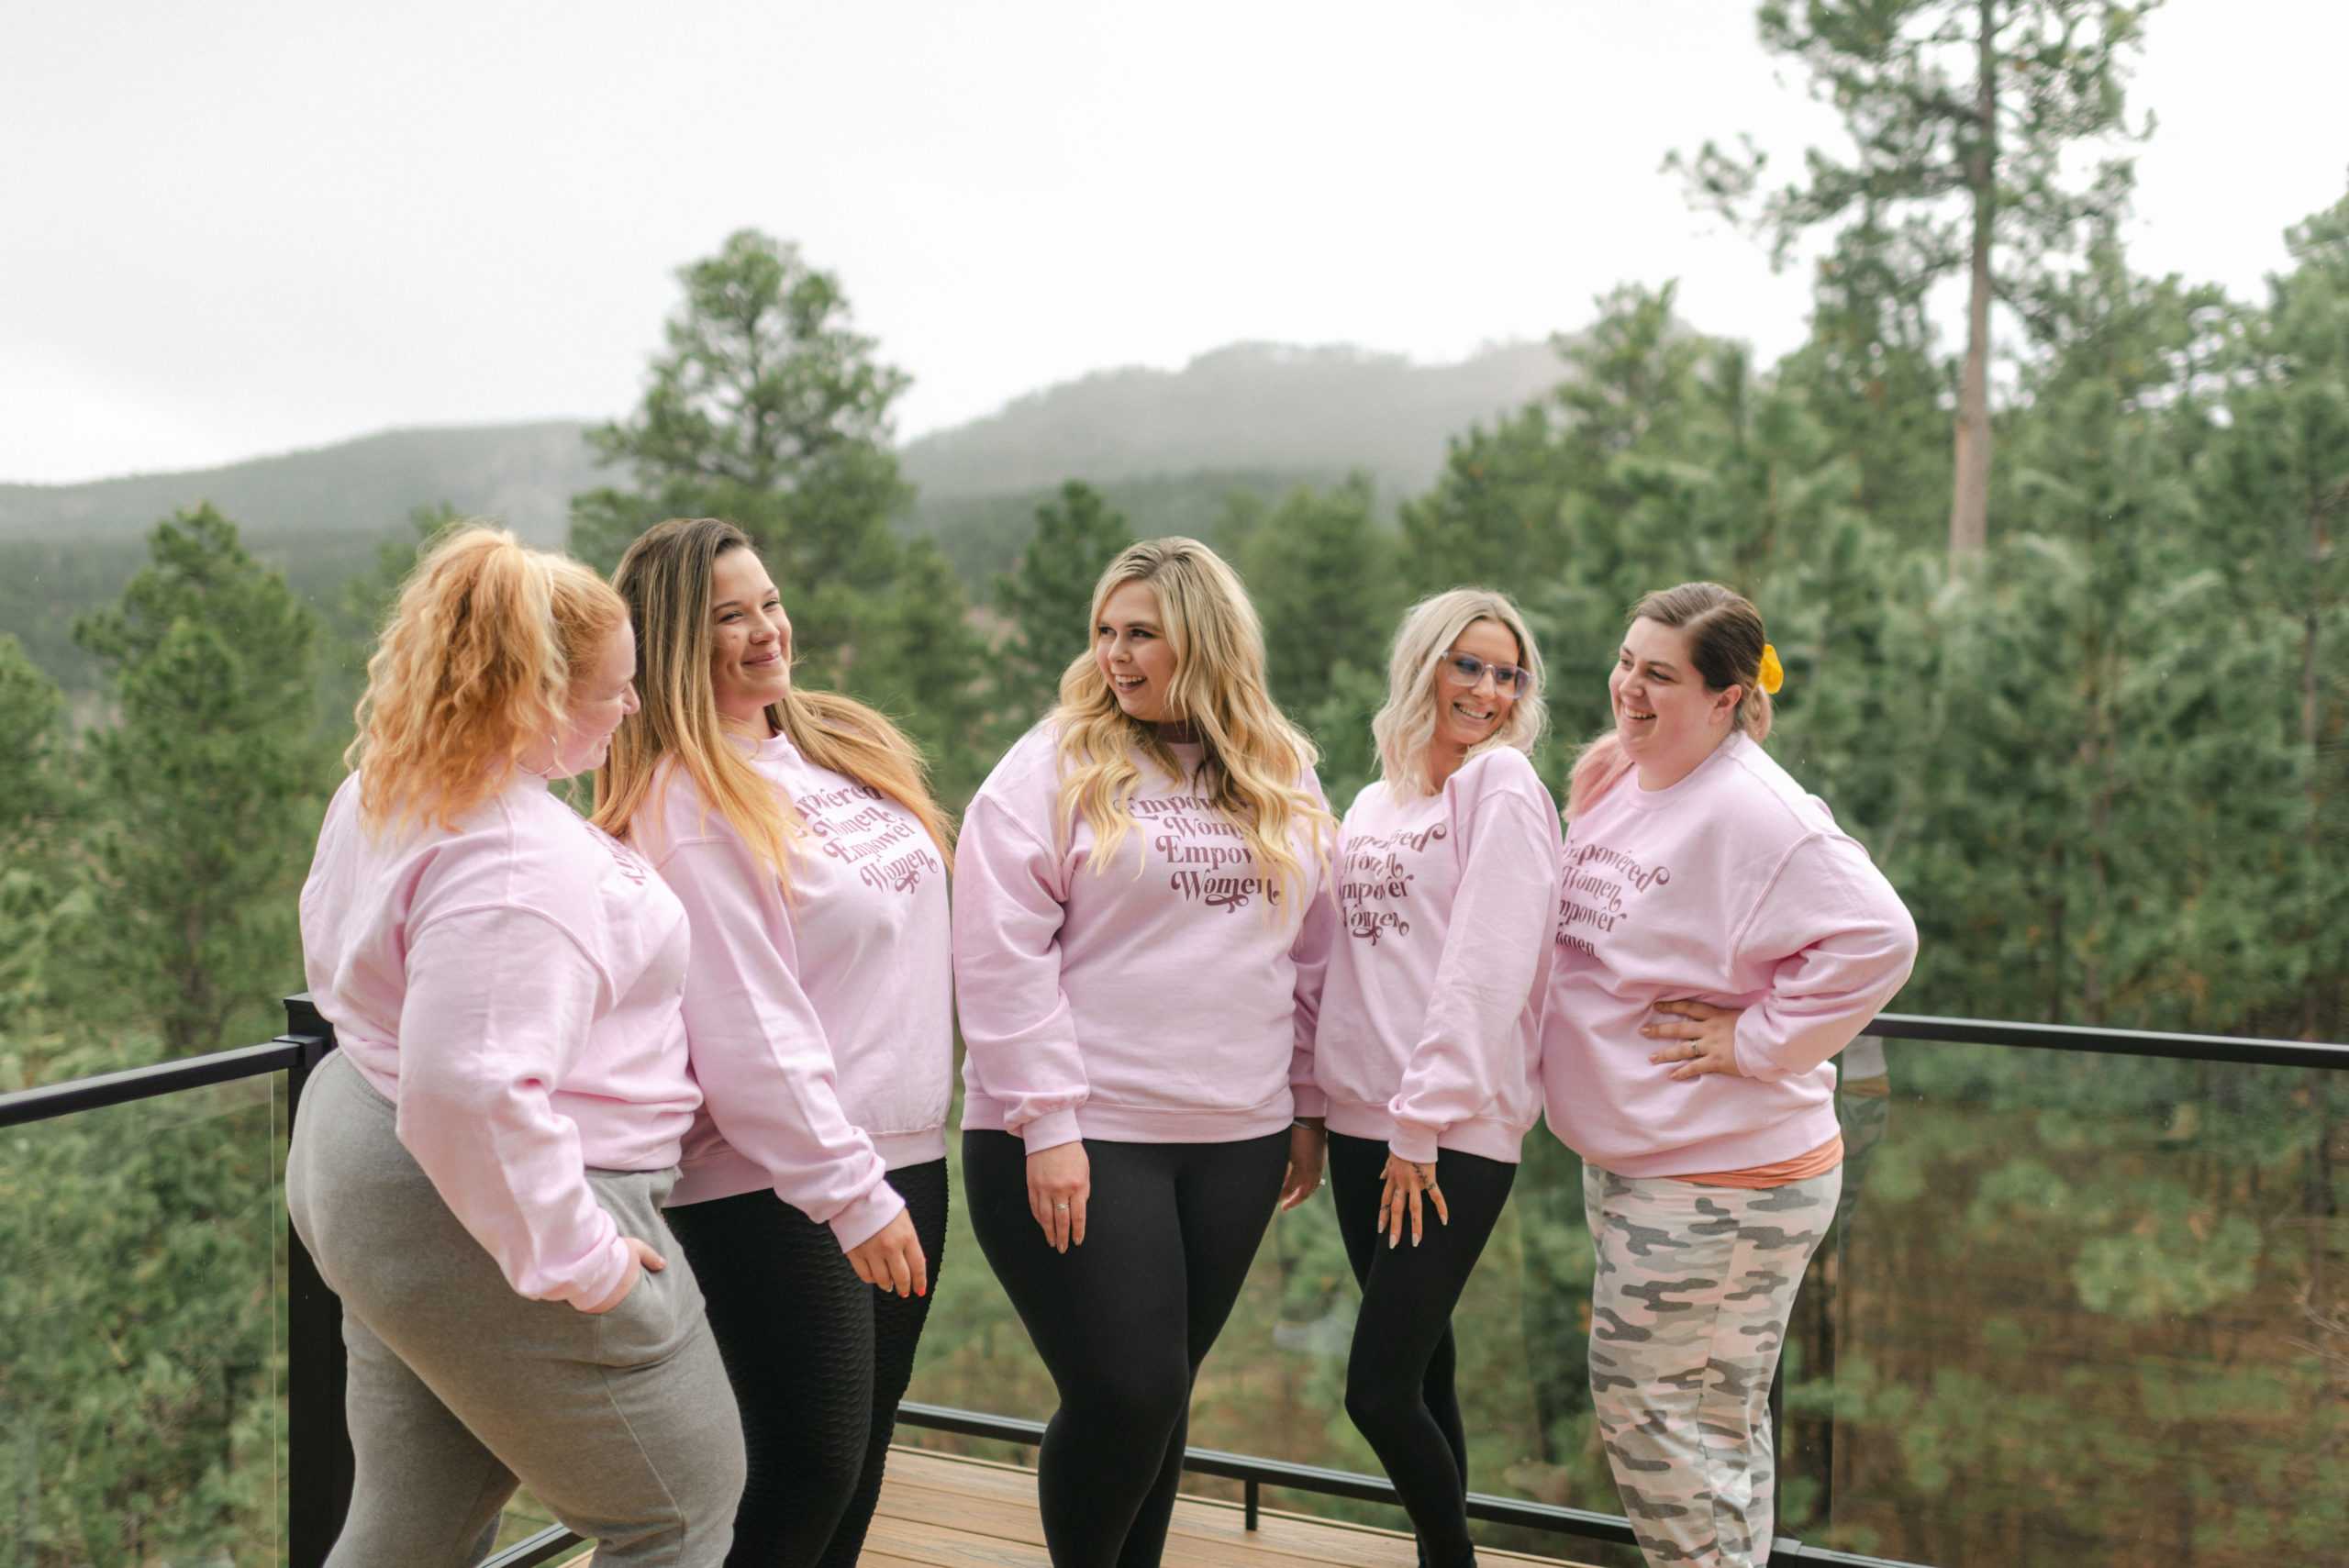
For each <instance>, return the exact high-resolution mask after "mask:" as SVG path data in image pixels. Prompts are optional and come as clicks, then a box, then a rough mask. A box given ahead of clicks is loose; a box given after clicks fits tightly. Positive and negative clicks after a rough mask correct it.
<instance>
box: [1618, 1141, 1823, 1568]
mask: <svg viewBox="0 0 2349 1568" xmlns="http://www.w3.org/2000/svg"><path fill="white" fill-rule="evenodd" d="M1842 1184H1843V1173H1842V1169H1841V1168H1840V1167H1838V1168H1837V1169H1835V1170H1832V1171H1830V1172H1828V1173H1826V1174H1825V1175H1823V1176H1813V1177H1811V1178H1810V1179H1809V1180H1808V1181H1802V1182H1794V1183H1791V1184H1787V1185H1786V1186H1783V1187H1770V1188H1764V1189H1760V1190H1753V1189H1748V1188H1742V1187H1704V1186H1695V1185H1692V1184H1689V1183H1687V1182H1678V1181H1674V1180H1672V1179H1670V1178H1669V1177H1645V1178H1632V1177H1626V1176H1618V1175H1615V1174H1613V1173H1610V1172H1607V1171H1602V1170H1600V1169H1598V1167H1597V1166H1595V1165H1586V1166H1585V1167H1584V1169H1583V1185H1582V1191H1583V1212H1584V1215H1585V1217H1586V1218H1587V1219H1588V1221H1589V1223H1590V1235H1591V1240H1592V1242H1593V1244H1594V1246H1595V1248H1596V1250H1597V1252H1598V1274H1597V1277H1596V1278H1595V1279H1594V1280H1593V1281H1592V1282H1591V1289H1590V1392H1591V1400H1592V1403H1593V1404H1594V1405H1595V1406H1596V1407H1597V1408H1598V1435H1599V1440H1600V1441H1601V1442H1602V1443H1604V1444H1605V1445H1606V1448H1607V1459H1608V1463H1609V1466H1610V1467H1611V1468H1612V1469H1613V1470H1614V1472H1615V1485H1616V1487H1617V1489H1618V1490H1619V1491H1620V1492H1621V1494H1622V1496H1623V1511H1624V1512H1625V1513H1626V1514H1628V1515H1629V1516H1630V1517H1631V1527H1632V1529H1634V1530H1635V1531H1636V1532H1637V1533H1638V1535H1639V1538H1640V1549H1641V1551H1642V1552H1644V1553H1645V1554H1646V1557H1647V1560H1648V1562H1650V1563H1653V1564H1662V1563H1697V1564H1702V1565H1703V1568H1752V1565H1753V1564H1758V1563H1762V1562H1767V1561H1768V1560H1769V1556H1770V1541H1771V1531H1772V1527H1773V1525H1774V1524H1775V1522H1776V1521H1775V1520H1774V1518H1772V1513H1771V1494H1772V1488H1773V1484H1774V1482H1775V1481H1776V1464H1775V1462H1774V1460H1773V1457H1772V1451H1771V1439H1770V1379H1771V1377H1772V1375H1773V1374H1774V1373H1776V1370H1777V1365H1778V1351H1779V1347H1780V1346H1781V1345H1782V1344H1783V1342H1784V1340H1785V1337H1786V1327H1787V1310H1788V1309H1789V1308H1790V1307H1792V1306H1793V1305H1794V1298H1795V1287H1796V1286H1797V1285H1798V1284H1800V1283H1801V1281H1802V1273H1803V1266H1804V1265H1805V1264H1806V1263H1807V1262H1809V1260H1810V1254H1811V1252H1812V1251H1813V1250H1814V1249H1815V1248H1817V1247H1818V1245H1819V1242H1820V1238H1821V1237H1822V1236H1824V1235H1825V1234H1826V1233H1827V1225H1828V1221H1829V1220H1830V1219H1831V1218H1833V1216H1834V1213H1835V1199H1836V1195H1837V1194H1838V1193H1839V1192H1840V1191H1841V1190H1842Z"/></svg>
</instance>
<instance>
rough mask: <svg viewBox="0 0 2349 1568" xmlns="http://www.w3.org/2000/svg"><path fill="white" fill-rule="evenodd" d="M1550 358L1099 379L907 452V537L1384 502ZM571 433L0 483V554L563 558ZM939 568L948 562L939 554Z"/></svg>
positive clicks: (493, 433) (1312, 355) (1206, 358)
mask: <svg viewBox="0 0 2349 1568" xmlns="http://www.w3.org/2000/svg"><path fill="white" fill-rule="evenodd" d="M1563 374H1564V367H1563V366H1562V364H1561V363H1560V361H1559V360H1558V357H1557V354H1556V351H1555V350H1553V348H1552V347H1551V346H1550V345H1548V344H1546V343H1514V344H1508V345H1504V346H1501V347H1497V348H1493V349H1487V350H1484V351H1482V352H1480V353H1478V354H1475V355H1473V356H1471V357H1470V358H1468V359H1465V360H1463V361H1457V362H1455V363H1451V364H1434V365H1425V364H1417V363H1414V362H1413V361H1410V360H1408V359H1407V358H1405V357H1403V356H1401V355H1399V354H1385V353H1376V352H1372V351H1370V350H1362V349H1354V348H1347V347H1319V348H1296V347H1288V346H1284V345H1279V344H1270V343H1235V344H1231V345H1230V346H1228V347H1225V348H1221V349H1216V350H1210V351H1208V352H1207V353H1203V354H1200V355H1199V356H1197V358H1196V359H1194V360H1192V361H1190V363H1189V364H1187V365H1186V366H1185V367H1184V368H1183V369H1181V370H1179V371H1163V370H1152V369H1147V368H1142V367H1131V366H1130V367H1126V368H1121V369H1112V370H1103V371H1097V372H1095V373H1091V374H1088V375H1085V376H1082V377H1079V378H1078V379H1076V380H1074V381H1070V382H1063V383H1061V384H1058V385H1054V386H1050V387H1046V388H1043V389H1041V390H1040V391H1037V392H1032V393H1029V394H1027V395H1024V396H1021V397H1019V398H1016V399H1014V400H1013V401H1012V402H1011V403H1009V404H1008V405H1006V406H1004V407H1003V408H1001V409H1000V410H998V411H997V412H996V413H994V414H989V415H986V416H984V417H980V418H977V419H974V420H971V421H969V422H968V423H966V424H963V425H957V426H954V427H952V428H947V429H943V430H938V431H933V432H931V433H930V434H928V435H924V436H921V437H918V438H916V439H912V440H909V441H907V442H905V443H903V445H902V446H901V447H900V449H899V457H900V461H901V462H902V464H903V468H904V472H905V475H906V477H907V479H908V480H910V481H912V482H913V483H914V484H917V485H918V486H919V487H920V492H921V494H920V498H919V500H918V502H917V504H916V506H915V509H914V515H913V517H911V519H909V521H910V525H911V527H912V528H913V530H914V531H916V532H921V533H932V532H937V531H939V530H940V529H941V528H946V529H948V530H950V531H951V529H952V527H953V521H954V518H955V517H956V515H957V508H955V507H954V506H952V505H948V504H949V503H952V502H954V501H956V500H959V499H964V498H978V497H1005V498H1008V497H1012V496H1017V495H1028V494H1030V493H1041V492H1045V491H1049V490H1051V489H1052V488H1054V487H1056V486H1058V485H1059V484H1060V483H1061V482H1062V481H1063V480H1065V479H1071V478H1081V479H1085V480H1087V481H1090V482H1092V483H1094V484H1119V482H1139V481H1149V480H1156V479H1164V478H1176V477H1182V476H1186V475H1195V474H1196V475H1201V476H1207V475H1211V474H1222V473H1260V474H1265V475H1295V476H1297V479H1298V480H1299V482H1305V481H1308V480H1310V481H1314V482H1330V481H1333V480H1334V479H1335V478H1337V477H1341V476H1342V475H1343V474H1345V473H1347V472H1348V471H1350V470H1353V469H1355V468H1361V469H1365V470H1367V471H1368V472H1369V473H1371V474H1372V475H1373V476H1374V478H1375V480H1376V481H1377V484H1378V487H1379V490H1380V492H1381V494H1382V496H1383V497H1384V498H1385V501H1386V505H1389V506H1391V505H1392V503H1393V501H1394V499H1396V498H1397V497H1398V496H1400V495H1409V494H1415V493H1417V492H1418V491H1420V490H1423V489H1425V488H1426V487H1427V485H1428V484H1429V483H1430V482H1431V480H1432V479H1433V478H1434V476H1435V473H1436V471H1437V469H1438V468H1439V467H1440V465H1441V464H1442V461H1443V454H1444V449H1445V443H1446V441H1447V440H1448V439H1450V438H1451V437H1453V436H1454V435H1456V434H1458V433H1460V432H1461V431H1463V430H1464V429H1466V428H1467V427H1468V426H1470V425H1471V424H1474V423H1476V422H1479V421H1486V422H1489V421H1490V420H1491V419H1492V418H1494V417H1496V416H1497V415H1501V414H1505V413H1507V412H1509V411H1511V410H1514V409H1515V408H1517V407H1518V406H1521V405H1522V404H1524V403H1525V402H1526V401H1527V400H1528V399H1530V398H1532V397H1534V396H1537V395H1540V394H1541V393H1542V391H1544V390H1545V389H1547V388H1548V387H1550V386H1553V385H1554V384H1557V382H1558V381H1559V380H1560V379H1562V377H1563ZM587 428H588V427H587V426H586V425H585V424H584V423H583V422H581V421H578V420H543V421H539V422H534V423H525V424H512V425H469V426H453V427H443V428H414V429H397V430H386V431H383V432H381V433H378V434H375V435H372V436H364V437H362V438H359V439H355V440H350V441H344V442H340V443H338V444H336V445H333V446H328V447H319V448H314V449H310V450H303V451H295V452H287V453H284V454H281V455H277V456H272V457H262V458H253V459H249V460H247V461H245V462H235V463H229V464H226V465H224V466H221V467H217V468H208V469H199V470H190V471H185V472H181V473H145V474H134V475H129V476H126V477H123V478H117V479H102V480H94V481H88V482H85V483H82V484H0V540H7V539H17V540H36V539H76V540H84V541H91V542H95V541H98V540H101V539H123V540H125V541H128V540H130V539H134V538H136V537H137V536H139V535H140V534H143V533H144V532H145V531H146V530H147V529H149V528H151V527H153V526H154V524H155V522H156V520H157V519H158V518H160V517H166V516H168V515H170V514H171V513H172V512H173V510H175V509H177V508H179V507H184V506H195V504H196V503H197V502H199V501H206V500H208V501H210V502H212V503H213V505H215V506H217V507H218V508H219V509H220V510H221V512H222V513H224V514H225V515H226V516H228V517H230V518H231V519H233V520H234V521H235V522H237V523H238V524H239V526H240V527H241V528H244V529H246V530H247V531H248V532H252V533H266V534H280V535H283V534H289V533H297V532H307V531H312V530H317V531H322V532H342V533H350V532H356V531H361V530H365V531H370V532H377V533H385V534H389V533H395V532H397V531H398V530H399V529H400V528H401V526H402V524H403V522H404V520H405V519H406V516H407V514H408V512H409V510H410V509H411V508H413V507H416V506H429V505H431V504H433V503H436V502H440V501H447V502H449V503H450V504H451V505H452V506H455V507H456V508H457V509H458V510H459V511H461V512H462V513H465V514H467V515H469V516H475V517H495V518H498V519H501V520H503V521H504V522H505V523H506V524H507V526H509V527H511V528H513V529H514V531H515V532H516V533H518V534H519V535H520V536H521V537H522V538H523V539H527V540H529V541H530V542H532V543H535V544H543V545H560V544H561V543H562V540H563V538H564V534H565V530H566V528H567V525H568V516H569V506H570V498H571V496H572V495H574V494H576V493H577V492H579V491H582V490H586V489H590V488H593V487H594V486H596V485H597V484H609V483H613V482H615V481H618V482H622V483H624V482H625V480H626V473H625V471H615V470H606V469H598V468H597V467H596V465H595V463H594V462H593V461H592V454H591V453H590V451H589V450H588V448H587V445H586V443H585V441H584V439H582V437H583V434H584V431H585V430H586V429H587ZM950 553H952V552H951V551H950Z"/></svg>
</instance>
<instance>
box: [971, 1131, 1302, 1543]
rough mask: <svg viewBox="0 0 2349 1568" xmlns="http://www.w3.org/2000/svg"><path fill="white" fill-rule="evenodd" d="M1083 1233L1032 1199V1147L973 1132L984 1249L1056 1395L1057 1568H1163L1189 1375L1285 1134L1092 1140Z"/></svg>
mask: <svg viewBox="0 0 2349 1568" xmlns="http://www.w3.org/2000/svg"><path fill="white" fill-rule="evenodd" d="M1085 1157H1086V1159H1087V1160H1088V1161H1089V1162H1091V1165H1092V1181H1093V1192H1092V1196H1091V1197H1090V1198H1088V1199H1087V1200H1086V1202H1085V1243H1084V1245H1082V1246H1073V1247H1071V1248H1070V1249H1069V1250H1068V1251H1065V1252H1056V1251H1053V1250H1052V1243H1050V1242H1049V1241H1047V1240H1045V1239H1044V1231H1043V1228H1042V1227H1041V1226H1040V1225H1038V1224H1037V1223H1036V1218H1035V1216H1034V1215H1033V1214H1031V1213H1030V1212H1029V1208H1028V1151H1027V1149H1026V1147H1025V1146H1024V1145H1023V1144H1022V1143H1021V1142H1020V1140H1019V1139H1018V1138H1016V1137H1014V1136H1013V1135H1012V1134H1010V1133H1008V1132H988V1131H968V1132H965V1133H963V1184H964V1198H965V1200H966V1201H967V1202H968V1203H969V1204H970V1206H971V1229H973V1230H974V1231H975V1232H976V1233H977V1235H978V1239H979V1250H980V1251H983V1252H985V1254H986V1257H987V1262H989V1263H991V1264H993V1265H994V1267H995V1274H996V1279H997V1280H999V1281H1001V1282H1002V1284H1003V1288H1004V1292H1005V1294H1006V1295H1008V1296H1010V1297H1011V1304H1012V1306H1013V1307H1017V1308H1018V1309H1019V1317H1020V1320H1021V1321H1022V1322H1024V1323H1026V1324H1027V1326H1028V1337H1029V1338H1030V1340H1034V1341H1035V1344H1036V1353H1037V1354H1038V1355H1040V1356H1041V1357H1042V1358H1043V1361H1044V1367H1045V1370H1046V1371H1048V1372H1050V1373H1052V1383H1053V1385H1054V1386H1055V1387H1057V1388H1058V1389H1059V1390H1060V1396H1061V1407H1060V1408H1059V1409H1058V1410H1057V1411H1055V1412H1053V1414H1052V1425H1051V1426H1050V1427H1049V1428H1047V1429H1046V1430H1045V1432H1044V1447H1043V1451H1042V1453H1041V1456H1040V1457H1039V1459H1038V1462H1037V1466H1036V1468H1037V1502H1038V1504H1039V1507H1040V1508H1041V1512H1042V1514H1043V1519H1044V1543H1045V1545H1046V1546H1047V1547H1048V1548H1049V1549H1050V1550H1051V1551H1052V1563H1053V1568H1112V1565H1113V1564H1114V1565H1115V1568H1157V1564H1158V1560H1159V1556H1160V1554H1161V1553H1162V1552H1163V1551H1164V1550H1165V1548H1166V1524H1167V1520H1168V1519H1169V1518H1171V1517H1172V1516H1173V1514H1174V1511H1175V1488H1176V1487H1177V1486H1178V1485H1180V1483H1181V1481H1182V1477H1183V1447H1184V1443H1185V1440H1186V1439H1187V1437H1188V1436H1189V1431H1190V1413H1191V1382H1192V1379H1193V1378H1195V1377H1196V1376H1197V1374H1198V1370H1199V1362H1202V1361H1204V1360H1205V1359H1207V1353H1208V1346H1210V1345H1212V1344H1214V1343H1215V1337H1216V1335H1217V1333H1218V1332H1219V1331H1220V1330H1221V1329H1222V1328H1223V1320H1224V1319H1225V1318H1228V1317H1230V1315H1231V1307H1232V1303H1233V1302H1235V1301H1237V1300H1238V1299H1239V1298H1240V1287H1241V1284H1244V1283H1246V1281H1247V1278H1248V1265H1249V1264H1250V1263H1251V1262H1253V1261H1254V1259H1255V1256H1256V1244H1257V1243H1258V1242H1259V1241H1261V1240H1264V1227H1265V1226H1266V1225H1267V1224H1268V1223H1269V1222H1270V1221H1271V1219H1272V1218H1273V1205H1274V1204H1275V1202H1276V1201H1277V1200H1278V1199H1279V1197H1280V1190H1281V1178H1282V1176H1283V1175H1284V1174H1285V1173H1286V1171H1287V1169H1288V1129H1286V1128H1284V1129H1281V1130H1280V1131H1278V1132H1275V1133H1267V1134H1266V1135H1265V1136H1264V1137H1262V1138H1251V1139H1248V1140H1244V1141H1242V1142H1239V1143H1106V1142H1102V1141H1099V1140H1095V1139H1090V1138H1088V1139H1086V1140H1085Z"/></svg>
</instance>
